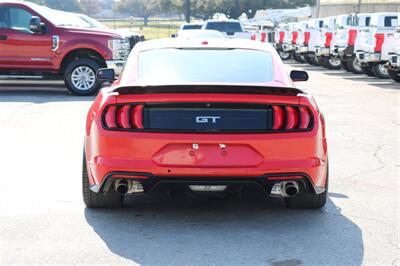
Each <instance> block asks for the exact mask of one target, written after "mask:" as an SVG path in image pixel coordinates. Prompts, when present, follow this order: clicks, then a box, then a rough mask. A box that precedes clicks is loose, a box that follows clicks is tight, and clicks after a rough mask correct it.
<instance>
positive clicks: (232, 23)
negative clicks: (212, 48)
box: [202, 19, 251, 40]
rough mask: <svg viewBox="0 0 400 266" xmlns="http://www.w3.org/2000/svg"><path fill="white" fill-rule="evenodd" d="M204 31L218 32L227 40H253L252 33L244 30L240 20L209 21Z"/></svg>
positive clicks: (205, 24)
mask: <svg viewBox="0 0 400 266" xmlns="http://www.w3.org/2000/svg"><path fill="white" fill-rule="evenodd" d="M202 29H203V30H216V31H219V32H221V33H222V34H224V35H225V37H227V38H239V39H248V40H250V39H251V33H250V32H246V31H244V30H243V27H242V24H241V23H240V21H239V20H233V19H232V20H207V21H206V22H205V23H204V25H203V27H202Z"/></svg>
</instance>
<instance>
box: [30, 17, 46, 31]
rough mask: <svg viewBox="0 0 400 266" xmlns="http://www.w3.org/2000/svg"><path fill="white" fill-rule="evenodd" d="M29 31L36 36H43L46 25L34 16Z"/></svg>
mask: <svg viewBox="0 0 400 266" xmlns="http://www.w3.org/2000/svg"><path fill="white" fill-rule="evenodd" d="M29 29H30V30H31V31H32V32H33V33H35V34H43V33H44V32H45V31H46V24H44V23H43V22H42V20H41V19H40V18H39V17H37V16H32V18H31V20H30V22H29Z"/></svg>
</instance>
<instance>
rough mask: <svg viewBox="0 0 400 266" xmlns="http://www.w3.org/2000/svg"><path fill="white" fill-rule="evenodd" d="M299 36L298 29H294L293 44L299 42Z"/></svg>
mask: <svg viewBox="0 0 400 266" xmlns="http://www.w3.org/2000/svg"><path fill="white" fill-rule="evenodd" d="M298 36H299V32H298V31H293V32H292V44H296V43H297V37H298Z"/></svg>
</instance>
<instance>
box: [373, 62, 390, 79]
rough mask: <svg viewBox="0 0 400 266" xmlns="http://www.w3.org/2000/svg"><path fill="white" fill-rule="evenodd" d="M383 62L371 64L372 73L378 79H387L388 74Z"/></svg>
mask: <svg viewBox="0 0 400 266" xmlns="http://www.w3.org/2000/svg"><path fill="white" fill-rule="evenodd" d="M383 66H384V64H373V65H372V73H374V76H375V77H377V78H380V79H389V78H390V76H389V74H388V71H387V69H385V68H384V67H383Z"/></svg>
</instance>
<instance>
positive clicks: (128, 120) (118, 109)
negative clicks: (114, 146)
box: [103, 104, 144, 129]
mask: <svg viewBox="0 0 400 266" xmlns="http://www.w3.org/2000/svg"><path fill="white" fill-rule="evenodd" d="M143 108H144V107H143V105H136V106H135V105H130V104H124V105H111V106H109V107H107V108H106V110H105V112H104V115H103V125H104V127H105V128H107V129H143V128H144V127H143Z"/></svg>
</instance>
